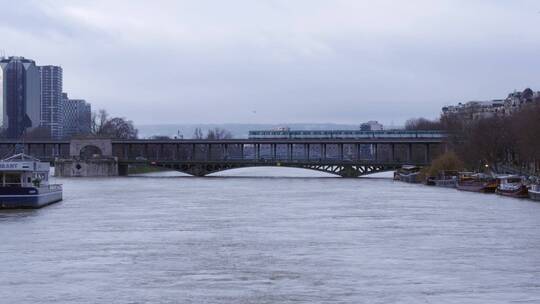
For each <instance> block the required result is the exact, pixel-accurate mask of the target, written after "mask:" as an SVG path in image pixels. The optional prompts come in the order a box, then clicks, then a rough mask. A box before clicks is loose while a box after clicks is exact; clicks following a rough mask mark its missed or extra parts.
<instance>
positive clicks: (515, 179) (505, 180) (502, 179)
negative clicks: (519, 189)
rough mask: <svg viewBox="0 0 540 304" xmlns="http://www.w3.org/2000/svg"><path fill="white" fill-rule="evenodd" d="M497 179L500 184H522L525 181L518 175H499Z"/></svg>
mask: <svg viewBox="0 0 540 304" xmlns="http://www.w3.org/2000/svg"><path fill="white" fill-rule="evenodd" d="M497 180H498V181H499V184H500V185H509V184H513V185H515V184H521V183H522V182H523V178H521V176H518V175H506V176H499V177H497Z"/></svg>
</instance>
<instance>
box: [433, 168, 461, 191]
mask: <svg viewBox="0 0 540 304" xmlns="http://www.w3.org/2000/svg"><path fill="white" fill-rule="evenodd" d="M458 174H459V173H458V172H457V171H441V172H439V174H438V175H437V177H435V178H434V179H433V183H434V184H435V186H437V187H446V188H455V187H456V183H457V178H458Z"/></svg>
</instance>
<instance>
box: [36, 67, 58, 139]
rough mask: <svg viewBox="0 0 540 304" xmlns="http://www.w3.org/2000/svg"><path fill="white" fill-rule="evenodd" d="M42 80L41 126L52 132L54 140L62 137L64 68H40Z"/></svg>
mask: <svg viewBox="0 0 540 304" xmlns="http://www.w3.org/2000/svg"><path fill="white" fill-rule="evenodd" d="M38 69H39V74H40V80H41V126H42V127H45V128H47V129H48V130H50V132H51V133H50V134H51V137H52V138H61V137H62V108H61V107H62V68H61V67H59V66H53V65H46V66H40V67H38Z"/></svg>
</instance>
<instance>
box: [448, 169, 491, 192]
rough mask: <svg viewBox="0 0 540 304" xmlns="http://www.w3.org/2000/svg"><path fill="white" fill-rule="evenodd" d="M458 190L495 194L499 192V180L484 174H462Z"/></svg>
mask: <svg viewBox="0 0 540 304" xmlns="http://www.w3.org/2000/svg"><path fill="white" fill-rule="evenodd" d="M457 188H458V190H462V191H470V192H482V193H494V192H495V190H497V179H496V178H494V177H492V176H490V175H487V174H482V173H476V174H473V173H469V172H464V173H460V175H459V178H458V182H457Z"/></svg>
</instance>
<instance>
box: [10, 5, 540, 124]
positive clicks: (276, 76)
mask: <svg viewBox="0 0 540 304" xmlns="http://www.w3.org/2000/svg"><path fill="white" fill-rule="evenodd" d="M0 4H1V5H2V14H1V16H2V17H1V18H0V50H3V51H4V52H5V53H6V54H7V55H21V56H25V57H27V58H32V59H34V60H36V61H37V63H38V64H40V65H45V64H53V65H61V66H62V67H63V68H64V90H65V91H67V92H68V93H69V94H70V96H71V97H73V98H85V99H87V100H88V101H90V102H91V103H92V105H93V107H94V108H106V109H108V110H109V112H111V113H112V114H114V115H120V116H125V117H128V118H130V119H132V120H134V121H135V122H136V123H137V124H147V123H199V122H202V123H209V122H216V123H224V122H241V123H257V122H261V123H281V122H336V123H359V122H362V121H365V120H371V119H375V120H379V121H382V122H384V123H387V124H388V123H391V122H394V123H396V124H399V123H402V122H403V121H405V120H406V119H408V118H410V117H419V116H425V117H432V118H433V117H436V116H438V114H439V112H440V108H441V106H443V105H445V104H453V103H457V102H460V101H467V100H474V99H480V100H482V99H491V98H502V97H505V96H506V94H507V93H509V92H510V91H513V90H514V89H519V90H522V89H524V88H525V87H531V88H532V89H533V90H540V1H537V0H530V1H529V0H512V1H506V0H493V1H487V0H407V1H395V0H392V1H390V0H377V1H371V0H369V1H363V0H350V1H347V0H327V1H322V0H295V1H292V0H279V1H278V0H276V1H272V0H257V1H253V0H244V1H241V0H228V1H219V0H215V1H206V0H196V1H194V0H192V1H133V0H131V1H118V0H115V1H62V0H51V1H46V0H39V1H24V0H18V1H11V0H10V1H8V0H0Z"/></svg>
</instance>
